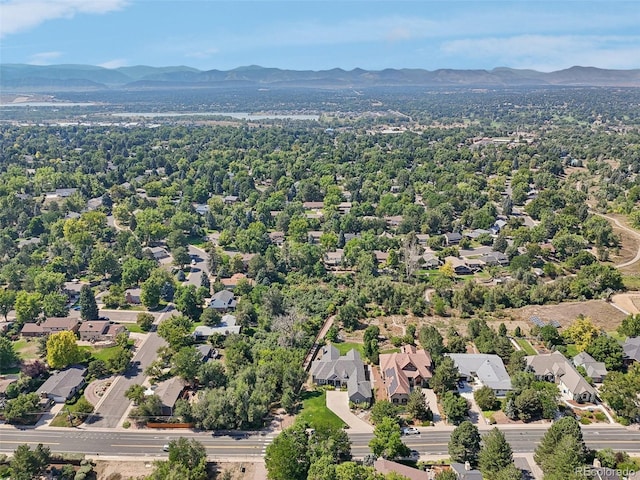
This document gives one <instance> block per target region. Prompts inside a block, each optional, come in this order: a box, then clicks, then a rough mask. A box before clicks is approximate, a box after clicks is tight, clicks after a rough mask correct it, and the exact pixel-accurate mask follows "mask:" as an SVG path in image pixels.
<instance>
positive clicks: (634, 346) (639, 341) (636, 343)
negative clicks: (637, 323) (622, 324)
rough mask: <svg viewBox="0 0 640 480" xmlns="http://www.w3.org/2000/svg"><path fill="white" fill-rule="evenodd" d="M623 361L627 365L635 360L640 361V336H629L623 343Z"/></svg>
mask: <svg viewBox="0 0 640 480" xmlns="http://www.w3.org/2000/svg"><path fill="white" fill-rule="evenodd" d="M622 351H623V352H624V358H623V361H624V363H625V365H626V366H629V365H631V364H632V363H633V362H640V337H629V338H627V339H626V340H625V342H624V343H623V344H622Z"/></svg>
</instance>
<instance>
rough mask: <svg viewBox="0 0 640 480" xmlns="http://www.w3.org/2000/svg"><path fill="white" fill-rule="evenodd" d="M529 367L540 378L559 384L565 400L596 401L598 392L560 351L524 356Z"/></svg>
mask: <svg viewBox="0 0 640 480" xmlns="http://www.w3.org/2000/svg"><path fill="white" fill-rule="evenodd" d="M524 358H525V361H526V362H527V368H528V369H529V371H531V372H533V373H534V374H535V376H536V379H538V380H544V381H547V382H553V383H555V384H556V385H558V388H559V389H560V395H561V396H562V398H563V399H564V400H572V401H574V402H578V403H595V401H596V397H597V392H596V390H595V388H593V387H592V386H591V385H589V383H588V382H587V381H586V380H585V379H584V377H583V376H582V375H580V373H579V372H578V371H577V370H576V368H575V367H574V366H573V364H572V363H571V362H570V361H569V360H568V359H567V358H566V357H565V356H564V355H563V354H561V353H560V352H553V353H545V354H541V355H529V356H527V357H524Z"/></svg>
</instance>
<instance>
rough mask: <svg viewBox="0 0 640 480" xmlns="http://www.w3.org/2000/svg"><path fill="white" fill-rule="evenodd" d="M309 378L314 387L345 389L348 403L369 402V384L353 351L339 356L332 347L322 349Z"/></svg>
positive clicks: (361, 363)
mask: <svg viewBox="0 0 640 480" xmlns="http://www.w3.org/2000/svg"><path fill="white" fill-rule="evenodd" d="M311 377H312V380H313V383H315V384H316V385H332V386H334V387H336V388H345V387H346V389H347V393H348V395H349V401H350V402H354V403H369V402H371V383H370V382H369V379H368V376H367V372H366V370H365V366H364V363H363V362H362V358H360V354H359V353H358V351H357V350H355V349H352V350H349V351H348V352H347V354H346V355H344V356H340V352H339V351H338V349H337V348H336V347H334V346H333V345H327V346H325V347H323V349H322V357H321V358H320V359H319V360H316V361H314V362H313V364H312V365H311Z"/></svg>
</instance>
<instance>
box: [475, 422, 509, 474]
mask: <svg viewBox="0 0 640 480" xmlns="http://www.w3.org/2000/svg"><path fill="white" fill-rule="evenodd" d="M478 464H479V465H480V471H481V472H482V476H483V477H485V478H494V476H495V475H496V474H497V473H498V472H499V471H500V470H503V469H505V468H507V467H508V466H509V465H512V464H513V452H512V451H511V446H510V445H509V444H508V443H507V439H506V438H505V437H504V433H502V432H501V431H500V430H498V429H497V428H494V429H493V430H491V431H490V432H489V433H487V434H486V435H484V436H483V437H482V449H481V450H480V454H479V455H478Z"/></svg>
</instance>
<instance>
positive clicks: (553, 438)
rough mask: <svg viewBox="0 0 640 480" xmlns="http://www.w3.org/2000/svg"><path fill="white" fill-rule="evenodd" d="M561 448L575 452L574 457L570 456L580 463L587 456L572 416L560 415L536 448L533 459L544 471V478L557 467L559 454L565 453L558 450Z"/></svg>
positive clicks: (578, 429)
mask: <svg viewBox="0 0 640 480" xmlns="http://www.w3.org/2000/svg"><path fill="white" fill-rule="evenodd" d="M561 444H562V445H561ZM561 448H563V449H564V450H567V451H571V452H573V454H575V456H576V458H575V459H574V458H571V461H572V462H574V463H578V464H580V465H582V464H584V462H585V460H586V457H587V448H586V446H585V444H584V439H583V438H582V430H581V429H580V424H579V423H578V421H577V420H576V419H575V418H573V417H562V418H561V419H560V420H558V421H556V422H554V423H553V424H552V425H551V427H549V429H548V430H547V431H546V433H545V434H544V436H543V437H542V440H541V441H540V444H539V445H538V447H537V448H536V451H535V454H534V460H535V461H536V463H537V464H538V465H540V468H541V469H542V471H543V472H544V473H545V478H547V475H551V474H552V473H553V472H555V471H556V470H557V469H558V458H559V456H560V455H563V454H566V452H564V453H563V452H561V451H560V449H561ZM567 460H568V459H567ZM549 478H551V477H549ZM554 478H561V477H554ZM566 478H568V477H566Z"/></svg>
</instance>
